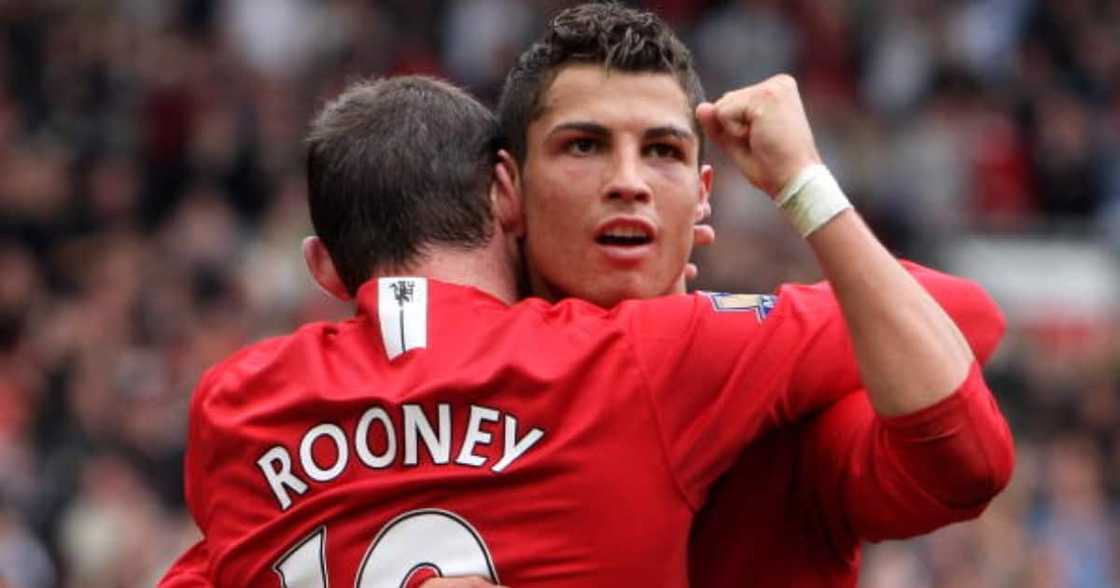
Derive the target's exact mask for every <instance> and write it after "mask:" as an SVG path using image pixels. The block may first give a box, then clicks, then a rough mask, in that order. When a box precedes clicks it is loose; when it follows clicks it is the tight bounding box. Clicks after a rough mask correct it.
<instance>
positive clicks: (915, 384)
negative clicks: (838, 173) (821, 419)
mask: <svg viewBox="0 0 1120 588" xmlns="http://www.w3.org/2000/svg"><path fill="white" fill-rule="evenodd" d="M697 116H698V118H699V119H700V122H701V124H702V125H703V126H704V128H705V131H706V132H707V134H708V136H709V137H711V138H712V139H713V140H714V141H715V142H716V143H717V144H719V145H720V146H721V147H722V148H723V149H724V151H725V152H727V153H728V155H730V157H731V158H732V159H733V160H734V162H735V164H736V165H737V166H738V167H739V169H740V171H742V172H743V174H744V175H745V176H746V177H747V179H748V180H750V182H751V183H752V184H754V185H755V186H756V187H758V188H760V189H762V190H764V191H765V192H766V193H767V194H770V195H771V197H773V198H775V199H777V200H778V201H779V202H780V203H781V206H782V208H783V210H785V211H786V212H787V214H788V215H789V216H790V218H791V220H792V221H793V223H794V225H795V226H796V227H797V228H798V229H799V230H800V231H801V232H802V234H804V235H806V236H807V239H808V242H809V245H810V246H811V247H812V249H813V252H814V253H815V254H816V257H817V259H818V261H819V262H820V264H821V267H822V269H823V270H824V273H825V275H826V276H827V278H828V280H829V282H830V283H831V285H832V287H833V289H834V290H835V293H836V296H837V298H838V300H839V302H840V306H841V308H842V311H843V315H844V319H845V321H846V322H847V326H848V331H849V333H850V335H851V339H852V345H853V348H854V351H855V355H856V359H857V361H858V364H859V369H860V373H861V375H862V380H863V382H864V384H865V385H866V388H867V391H868V394H869V396H870V398H871V403H872V405H873V406H874V407H875V410H876V412H878V413H879V414H880V415H883V416H893V415H901V414H907V413H912V412H915V411H918V410H921V409H923V408H926V407H928V406H931V405H933V404H935V403H937V402H938V401H940V400H942V399H944V398H946V397H948V396H949V395H950V394H952V393H953V392H954V391H956V390H957V389H958V388H959V387H960V386H961V385H962V383H964V382H965V378H966V376H967V375H968V373H969V370H970V366H971V365H972V364H973V363H974V361H975V359H974V357H973V355H972V351H971V350H970V349H969V347H968V344H967V343H966V341H965V340H964V337H963V336H962V335H961V333H960V331H959V330H958V329H957V327H956V325H954V324H953V321H951V320H950V319H949V317H948V316H946V314H945V312H944V311H943V310H942V309H941V307H940V306H938V304H937V303H936V302H935V301H934V300H933V299H932V298H931V297H930V296H929V294H927V293H926V292H925V290H923V289H922V288H921V286H920V285H919V284H918V283H917V281H915V280H914V278H913V277H912V276H910V275H909V274H908V273H907V272H906V271H905V270H904V269H903V267H902V266H901V265H900V264H899V263H898V261H897V260H896V259H895V258H894V257H893V256H892V255H891V254H890V253H889V252H888V251H887V250H886V248H885V247H883V245H882V244H881V243H880V242H879V241H878V239H876V238H875V236H874V235H873V234H872V233H871V231H870V230H869V229H868V228H867V225H866V224H864V222H863V220H862V219H861V218H860V217H859V215H858V214H856V213H855V211H854V210H852V209H851V207H850V205H848V204H847V200H846V199H844V197H843V194H842V193H841V192H840V191H839V187H837V186H836V184H835V180H833V179H832V176H831V175H830V174H828V172H827V170H825V169H824V168H823V167H821V166H820V164H821V160H820V156H819V155H818V153H817V149H816V145H815V143H814V141H813V135H812V131H811V130H810V128H809V123H808V121H807V119H806V117H805V112H804V109H803V107H802V105H801V98H800V96H799V95H798V91H797V85H796V83H795V82H794V80H793V78H791V77H789V76H785V75H782V76H776V77H773V78H770V79H769V80H766V81H765V82H762V83H760V84H757V85H754V86H749V87H746V88H743V89H741V90H738V91H736V92H732V93H729V94H727V95H725V96H724V97H723V98H721V99H720V100H719V101H718V102H716V103H715V104H707V103H706V104H702V105H700V107H699V108H698V109H697Z"/></svg>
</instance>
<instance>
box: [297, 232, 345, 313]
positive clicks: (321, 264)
mask: <svg viewBox="0 0 1120 588" xmlns="http://www.w3.org/2000/svg"><path fill="white" fill-rule="evenodd" d="M303 261H304V263H306V264H307V271H309V272H311V277H312V278H313V279H314V280H315V283H316V284H317V285H318V286H319V289H321V290H322V291H323V292H324V293H325V294H327V295H328V296H333V297H335V298H337V299H339V300H342V301H344V302H345V301H347V300H350V299H351V298H352V296H350V292H348V291H347V290H346V285H345V284H343V283H342V278H340V277H339V276H338V270H336V269H335V267H334V262H333V261H331V255H330V253H328V252H327V246H326V245H323V242H322V241H321V240H320V239H319V238H318V237H304V239H303Z"/></svg>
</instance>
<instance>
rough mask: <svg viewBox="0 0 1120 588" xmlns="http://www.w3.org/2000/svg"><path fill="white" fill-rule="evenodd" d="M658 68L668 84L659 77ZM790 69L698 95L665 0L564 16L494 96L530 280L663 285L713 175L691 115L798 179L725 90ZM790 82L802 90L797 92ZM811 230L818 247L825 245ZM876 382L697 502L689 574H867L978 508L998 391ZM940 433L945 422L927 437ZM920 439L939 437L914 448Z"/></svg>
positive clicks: (618, 290) (766, 578) (813, 577)
mask: <svg viewBox="0 0 1120 588" xmlns="http://www.w3.org/2000/svg"><path fill="white" fill-rule="evenodd" d="M655 83H660V84H661V85H662V88H661V89H663V90H664V91H663V92H661V93H656V94H653V93H651V91H650V90H649V88H650V86H651V85H652V84H655ZM783 85H789V82H788V80H786V79H784V78H779V79H777V80H770V81H768V82H766V83H763V84H760V85H758V86H755V87H751V88H747V89H745V90H740V91H739V92H737V93H733V94H731V95H729V96H727V97H725V98H724V99H723V100H721V101H720V103H717V107H716V108H713V107H711V106H709V105H705V106H702V107H700V104H701V103H703V102H704V92H703V89H702V88H701V85H700V83H699V81H698V77H697V74H696V72H695V70H694V69H693V65H692V60H691V57H690V55H689V52H688V50H687V48H685V47H684V45H683V44H682V43H681V42H680V41H679V40H678V39H677V38H676V36H675V35H674V34H673V33H672V31H671V30H670V29H669V28H668V27H667V26H666V25H665V24H664V23H663V22H661V21H660V19H658V18H657V17H656V16H655V15H653V14H651V13H648V12H642V11H637V10H632V9H629V8H625V7H621V6H618V5H613V4H587V5H582V6H578V7H575V8H572V9H569V10H565V11H563V12H561V13H560V14H559V15H558V16H556V18H555V19H554V20H553V21H552V23H551V24H550V26H549V28H548V30H547V31H546V32H545V34H544V35H543V36H542V38H541V39H540V40H539V41H537V42H536V43H534V44H533V45H532V46H531V47H530V48H529V49H528V50H526V51H525V52H524V53H523V54H522V55H521V57H520V59H519V60H518V62H517V64H516V65H515V67H514V68H513V70H512V71H511V72H510V73H509V75H508V77H507V79H506V85H505V88H504V91H503V94H502V98H501V104H500V108H499V118H500V120H501V123H502V127H503V134H504V135H505V137H506V138H507V140H508V144H509V146H510V150H511V152H512V155H513V159H514V160H515V162H516V166H515V167H516V169H517V170H518V171H519V172H520V174H521V175H520V178H516V181H517V183H518V184H519V186H520V187H521V188H522V190H523V198H524V206H525V209H526V219H527V221H526V233H527V234H526V239H525V248H524V252H525V255H526V256H527V262H528V263H527V266H528V268H529V271H530V274H531V278H530V281H531V283H532V284H533V285H534V291H535V292H536V293H537V294H539V295H543V296H545V297H550V298H553V299H560V298H563V297H566V296H575V297H580V298H584V299H587V300H591V301H594V302H595V303H597V304H600V305H603V306H607V307H609V306H613V305H614V304H617V303H618V302H619V301H620V300H623V299H627V298H639V297H649V296H652V295H655V294H656V293H658V292H663V291H664V289H665V287H666V284H667V283H668V281H669V280H671V279H672V276H675V275H677V273H678V272H679V270H680V267H681V266H682V265H683V264H684V263H685V259H686V258H687V252H688V251H689V247H688V243H687V236H688V232H687V231H686V230H684V227H685V226H686V225H687V224H688V223H689V222H691V221H692V220H694V219H695V218H696V214H698V211H697V208H698V207H700V206H702V205H703V203H705V202H706V199H707V196H708V194H707V191H708V190H709V189H710V186H711V174H712V170H711V168H710V167H709V166H707V165H702V164H701V162H702V153H703V139H702V136H701V135H700V134H699V133H698V132H696V133H695V135H690V134H689V133H688V132H687V129H688V128H689V127H690V128H691V129H693V130H694V131H695V129H696V128H697V127H696V125H698V124H699V123H700V122H705V123H707V128H708V129H709V130H710V131H712V132H711V133H710V135H712V136H713V138H714V139H716V141H717V142H719V143H722V144H724V145H725V146H726V145H728V144H730V149H728V151H729V153H730V154H731V155H732V157H733V158H734V159H735V160H736V163H738V164H739V165H740V168H741V169H745V170H746V172H747V175H748V177H750V179H752V181H755V183H756V185H758V186H759V187H760V188H762V189H763V190H764V191H766V192H768V193H770V194H772V195H775V194H779V192H780V190H781V188H782V186H783V185H784V182H785V181H788V180H783V179H782V178H783V176H781V175H770V176H769V177H770V178H774V179H775V180H776V181H775V180H771V181H770V183H767V182H766V181H765V179H766V178H767V177H768V176H767V174H765V173H764V172H765V170H763V169H759V167H760V166H761V167H772V166H774V165H775V160H766V159H764V158H761V157H755V156H754V155H755V154H753V153H752V151H754V150H758V151H762V152H765V151H768V150H771V149H773V150H775V151H778V152H781V151H783V150H784V147H785V146H783V145H769V144H767V145H759V144H757V142H760V141H765V140H767V139H768V138H769V137H767V136H766V134H765V133H764V132H763V131H761V130H759V129H757V128H752V127H751V126H749V125H746V124H744V121H743V120H737V119H735V118H734V117H732V116H728V115H727V114H726V112H727V110H723V111H722V112H721V109H720V108H718V105H719V104H724V103H733V102H735V101H736V100H737V99H738V97H740V96H742V95H743V94H755V95H757V94H766V93H769V94H778V93H780V92H781V89H775V87H776V86H783ZM784 99H786V100H790V101H796V100H797V97H796V92H795V91H791V92H788V95H787V96H785V98H784ZM758 103H762V102H761V101H759V102H758ZM698 107H699V110H697V108H698ZM797 108H798V109H800V105H799V104H798V105H797ZM693 112H697V114H698V115H699V116H698V117H694V116H692V114H693ZM732 112H734V111H732ZM754 114H755V115H756V116H757V115H761V114H764V113H758V112H756V113H754ZM717 115H718V116H717ZM797 122H798V123H799V124H800V122H801V121H800V120H798V121H797ZM717 123H718V124H717ZM664 129H668V130H669V131H670V132H663V130H664ZM774 136H778V137H782V138H783V139H784V136H783V135H780V134H775V135H774ZM666 155H668V157H666ZM666 161H669V162H671V163H672V164H673V165H667V164H666ZM678 164H684V165H678ZM752 166H753V167H754V169H752ZM685 167H687V168H688V169H690V170H691V173H684V172H685V170H684V169H682V168H685ZM667 170H670V171H671V172H672V173H669V171H667ZM787 177H788V176H787ZM758 178H762V179H763V180H764V181H761V182H759V181H756V180H757V179H758ZM782 208H783V210H785V211H787V213H788V214H789V215H790V216H791V220H793V221H794V224H795V225H798V227H799V228H801V229H802V232H803V233H804V232H807V231H805V225H804V224H803V221H804V220H805V219H806V218H807V216H812V214H813V213H812V212H809V211H807V210H806V209H804V208H803V207H802V208H799V207H798V206H797V205H796V201H795V200H783V201H782ZM690 211H691V212H690ZM616 216H627V217H630V218H631V222H630V226H629V227H627V232H626V237H625V238H624V239H623V238H617V237H614V236H613V235H612V234H610V233H609V232H608V231H609V230H610V229H616V228H617V224H612V223H611V222H610V221H605V220H603V219H604V218H612V217H616ZM638 221H642V222H638ZM604 227H607V228H604ZM666 227H669V228H670V229H671V230H665V228H666ZM674 227H675V229H673V228H674ZM861 230H862V229H861ZM810 244H812V245H814V250H816V251H817V253H818V256H819V257H822V262H823V261H824V259H823V257H824V256H826V255H828V252H827V251H823V246H821V245H818V244H816V243H814V241H813V240H810ZM856 262H857V260H852V263H856ZM907 267H908V268H909V269H910V270H911V271H912V272H913V273H914V275H915V277H917V278H918V279H919V280H920V281H921V282H923V285H925V287H926V288H927V289H929V290H930V292H931V293H932V294H934V295H935V296H937V297H938V300H939V302H941V303H942V304H943V305H946V307H947V308H948V309H949V310H950V312H951V314H953V315H954V318H956V319H957V320H958V321H959V322H960V324H961V325H962V327H967V326H973V325H976V324H978V323H984V322H989V323H990V322H992V321H994V322H997V323H998V322H999V320H1000V319H999V317H998V314H989V315H988V316H986V317H985V315H984V313H993V312H998V311H995V309H994V308H992V307H990V306H986V305H984V304H982V303H981V304H979V305H977V304H976V302H977V301H978V300H979V299H978V298H977V297H976V290H975V287H974V286H973V285H971V284H968V283H966V282H963V281H960V280H956V279H953V278H951V277H949V276H944V275H942V274H937V273H935V272H930V271H929V270H925V269H924V268H919V267H917V266H913V265H910V266H907ZM827 269H828V268H827V265H826V270H827ZM841 295H843V293H842V292H841ZM883 303H885V304H890V302H889V301H887V300H884V301H883ZM969 309H971V310H978V311H979V312H975V313H970V312H969ZM982 332H983V329H979V330H978V331H974V333H982ZM997 342H998V335H996V336H994V337H986V338H984V337H981V338H980V339H977V338H975V337H974V338H973V344H974V348H975V349H976V351H977V354H978V355H979V356H980V357H981V359H984V358H986V357H987V356H988V355H990V353H991V352H992V350H993V349H994V347H995V344H996V343H997ZM837 357H842V354H840V353H838V355H837ZM905 363H906V362H905V361H901V362H900V365H901V364H905ZM865 375H867V374H865ZM865 381H866V382H867V383H868V384H869V386H872V388H871V390H870V392H871V394H870V399H869V396H868V393H867V392H865V391H855V392H853V393H851V394H849V395H848V396H847V397H845V398H844V399H843V400H842V401H840V402H838V403H836V404H835V405H833V406H831V407H830V408H829V409H828V410H826V411H825V412H824V413H823V414H821V415H819V416H816V417H813V418H810V419H805V420H802V421H800V422H798V423H796V424H794V425H791V426H788V427H784V428H781V429H779V430H776V431H773V432H772V433H770V434H769V435H767V436H765V437H764V438H763V439H762V440H761V441H760V442H759V443H757V444H755V445H753V446H751V447H749V448H747V450H746V451H745V452H744V453H743V454H742V456H740V458H739V461H738V462H737V463H736V465H735V466H734V467H733V468H732V469H731V471H730V472H729V473H728V474H726V475H725V476H724V477H723V479H722V480H721V483H720V484H719V485H718V486H716V487H715V488H714V489H713V493H712V494H711V495H710V496H709V497H708V499H707V504H706V506H705V508H704V509H703V510H702V511H701V512H700V513H699V515H698V518H697V523H696V526H695V530H694V533H693V538H692V542H691V555H690V565H691V579H692V583H693V585H696V586H704V587H710V586H728V587H732V586H790V585H795V586H854V585H855V583H856V578H857V575H858V570H859V546H860V542H861V540H867V539H871V540H882V539H888V538H904V537H909V536H913V535H916V534H920V533H925V532H928V531H931V530H933V529H935V528H937V527H940V526H943V525H946V524H949V523H952V522H956V521H960V520H964V519H967V518H972V517H975V516H977V515H978V514H979V513H980V512H981V511H982V510H983V508H984V507H985V506H986V505H987V503H988V501H989V500H990V499H991V497H992V496H994V495H995V493H997V492H998V491H999V489H1000V487H1001V484H1000V483H999V482H998V481H997V480H998V478H987V479H985V478H984V477H976V476H970V475H966V474H965V472H970V471H976V470H977V469H981V470H982V469H984V463H983V462H984V460H986V459H989V458H990V456H987V455H985V454H984V453H982V452H976V451H973V450H972V447H973V446H972V445H971V444H972V443H973V442H974V437H976V438H979V439H982V440H983V439H986V440H988V441H990V440H991V439H993V438H996V439H998V438H1001V437H1003V438H1006V437H1007V435H1008V432H1007V429H1006V424H1005V423H1004V422H1003V421H1002V419H1000V418H994V419H989V420H979V421H976V420H973V419H972V414H971V411H974V410H975V411H988V412H992V411H996V409H995V405H994V403H993V402H992V400H991V399H990V398H989V397H987V396H969V394H966V393H962V392H958V393H956V394H952V395H945V396H942V397H939V398H928V397H927V398H924V399H921V400H919V401H911V400H912V399H907V398H904V395H902V394H899V393H897V392H896V391H892V390H889V389H883V388H879V387H874V386H873V385H874V384H875V382H874V381H872V379H871V378H866V380H865ZM947 391H948V390H947ZM913 400H917V399H913ZM873 405H874V407H875V408H873ZM876 411H878V414H877V412H876ZM996 414H998V412H997V413H996ZM935 432H940V433H942V434H943V436H942V437H941V438H940V439H939V440H938V441H937V442H932V441H931V440H930V439H927V437H929V438H936V434H935ZM950 432H952V433H950ZM920 441H930V442H927V443H924V445H923V446H922V447H921V448H920V449H918V446H919V445H922V444H921V443H920ZM983 444H984V443H983V442H979V445H983ZM979 445H978V446H979ZM977 461H979V462H980V463H977Z"/></svg>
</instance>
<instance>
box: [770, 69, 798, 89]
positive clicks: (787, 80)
mask: <svg viewBox="0 0 1120 588" xmlns="http://www.w3.org/2000/svg"><path fill="white" fill-rule="evenodd" d="M774 82H775V83H776V84H777V85H778V87H780V88H782V89H785V90H796V89H797V80H795V79H794V78H793V76H791V75H789V74H787V73H781V74H778V75H776V76H774Z"/></svg>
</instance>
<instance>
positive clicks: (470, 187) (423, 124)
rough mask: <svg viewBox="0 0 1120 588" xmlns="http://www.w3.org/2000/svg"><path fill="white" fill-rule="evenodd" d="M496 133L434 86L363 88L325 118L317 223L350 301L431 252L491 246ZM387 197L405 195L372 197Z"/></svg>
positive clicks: (313, 175) (314, 136) (315, 183)
mask: <svg viewBox="0 0 1120 588" xmlns="http://www.w3.org/2000/svg"><path fill="white" fill-rule="evenodd" d="M451 97H454V99H452V98H451ZM429 111H431V112H434V113H438V116H430V115H429V114H428V112H429ZM403 117H414V118H413V119H412V120H402V118H403ZM497 133H498V129H497V121H496V120H495V119H494V117H493V115H492V114H491V112H490V111H489V110H488V109H487V108H486V107H484V106H482V105H481V104H479V103H478V102H476V101H475V100H473V99H466V97H465V96H461V95H459V90H458V89H456V88H454V87H452V86H449V85H447V84H443V83H441V82H437V81H433V80H429V79H409V78H403V79H400V80H397V81H395V82H392V83H389V82H361V83H358V84H356V85H354V86H353V87H351V88H350V89H349V90H348V91H347V93H346V94H344V95H343V96H341V97H339V99H337V100H335V101H334V102H332V103H331V104H330V105H328V106H327V107H326V108H325V109H323V111H322V112H321V113H319V116H318V118H317V119H316V121H315V122H314V123H312V125H311V132H310V133H309V134H308V137H307V181H308V184H309V186H310V190H309V196H310V198H311V202H310V206H309V208H310V210H311V222H312V224H313V225H314V227H315V233H316V234H317V235H319V236H320V238H321V239H322V245H323V246H325V250H326V251H329V252H330V258H331V260H333V265H334V268H335V269H336V270H337V271H338V277H339V279H340V280H341V282H342V283H341V284H340V285H339V286H340V287H341V288H344V289H345V291H346V293H347V295H349V296H353V295H355V294H356V293H357V291H358V288H359V287H360V286H361V285H362V284H363V283H365V281H366V279H368V278H369V276H370V275H372V274H375V273H386V274H388V273H393V272H395V271H397V270H399V269H400V268H402V267H406V266H407V265H408V264H409V263H410V262H411V261H412V260H414V259H415V258H416V257H417V256H419V255H420V254H421V253H422V249H423V248H424V247H427V246H431V245H433V244H444V245H454V246H457V247H461V248H464V249H470V248H474V247H477V246H479V245H482V244H484V243H486V241H487V240H488V239H489V238H490V237H491V236H492V234H493V230H494V227H493V218H492V216H491V210H490V200H489V198H488V190H489V188H490V181H491V179H492V178H493V170H494V164H495V163H496V161H497V160H496V154H497V145H496V137H497ZM370 161H376V162H378V163H379V164H380V165H381V166H382V167H380V168H378V169H373V168H371V167H369V166H368V165H367V163H369V162H370ZM387 172H391V173H387ZM384 193H391V194H395V195H398V197H397V198H384V199H372V198H370V197H369V195H370V194H384ZM313 254H315V255H321V254H322V252H319V251H315V252H313ZM316 265H318V264H316ZM332 288H333V286H332ZM335 289H337V288H335Z"/></svg>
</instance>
